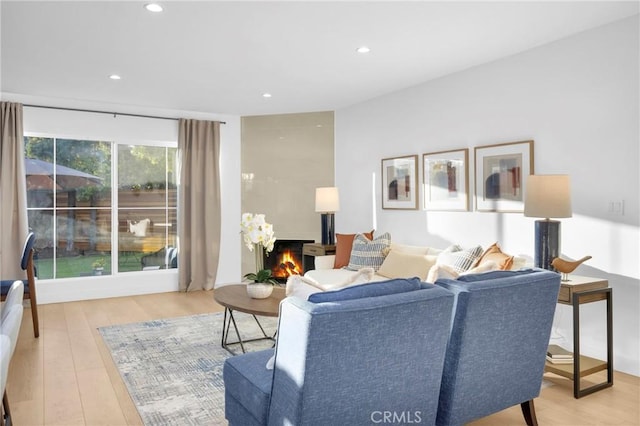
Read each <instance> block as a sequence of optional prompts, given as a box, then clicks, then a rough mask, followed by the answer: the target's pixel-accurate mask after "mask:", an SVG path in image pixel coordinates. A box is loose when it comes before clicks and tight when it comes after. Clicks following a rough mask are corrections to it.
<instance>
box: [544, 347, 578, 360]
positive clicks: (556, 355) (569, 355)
mask: <svg viewBox="0 0 640 426" xmlns="http://www.w3.org/2000/svg"><path fill="white" fill-rule="evenodd" d="M547 358H551V359H554V360H559V359H569V360H573V352H569V351H568V350H566V349H565V348H563V347H560V346H558V345H549V347H548V348H547Z"/></svg>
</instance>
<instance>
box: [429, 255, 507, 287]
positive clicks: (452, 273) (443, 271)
mask: <svg viewBox="0 0 640 426" xmlns="http://www.w3.org/2000/svg"><path fill="white" fill-rule="evenodd" d="M496 270H498V264H497V263H496V262H494V261H493V260H488V261H486V262H484V263H483V264H482V265H479V266H476V267H475V268H472V269H469V270H467V271H465V272H462V273H458V272H457V271H456V270H455V269H454V268H453V267H451V266H449V265H433V267H432V268H431V269H430V270H429V275H428V276H427V282H429V283H435V282H436V281H437V280H438V279H440V278H448V279H450V280H455V279H456V278H458V277H461V276H463V275H470V274H481V273H483V272H489V271H496Z"/></svg>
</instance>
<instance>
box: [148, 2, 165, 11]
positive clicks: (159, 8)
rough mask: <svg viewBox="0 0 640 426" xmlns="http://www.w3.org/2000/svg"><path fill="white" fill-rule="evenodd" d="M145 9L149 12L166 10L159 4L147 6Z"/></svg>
mask: <svg viewBox="0 0 640 426" xmlns="http://www.w3.org/2000/svg"><path fill="white" fill-rule="evenodd" d="M144 8H145V9H147V10H148V11H149V12H162V11H163V10H164V9H162V6H160V5H159V4H158V3H148V4H145V5H144Z"/></svg>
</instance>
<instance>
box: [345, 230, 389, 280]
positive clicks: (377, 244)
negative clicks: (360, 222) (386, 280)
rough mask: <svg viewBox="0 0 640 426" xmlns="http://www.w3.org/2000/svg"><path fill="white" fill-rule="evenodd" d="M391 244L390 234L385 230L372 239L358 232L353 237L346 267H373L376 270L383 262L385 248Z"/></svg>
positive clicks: (356, 268)
mask: <svg viewBox="0 0 640 426" xmlns="http://www.w3.org/2000/svg"><path fill="white" fill-rule="evenodd" d="M390 246H391V234H389V233H388V232H385V233H384V234H382V235H380V236H378V237H376V238H375V239H374V240H373V241H370V240H368V239H366V238H365V237H364V236H362V235H360V234H358V235H356V237H355V238H354V239H353V248H352V249H351V257H350V258H349V265H348V266H347V269H351V270H352V271H357V270H359V269H361V268H367V267H368V268H373V270H374V271H377V270H378V269H379V268H380V265H382V262H384V258H385V253H386V251H387V250H386V249H388V248H389V247H390Z"/></svg>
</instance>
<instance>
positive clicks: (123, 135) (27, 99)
mask: <svg viewBox="0 0 640 426" xmlns="http://www.w3.org/2000/svg"><path fill="white" fill-rule="evenodd" d="M2 99H3V100H6V101H13V102H22V103H23V104H33V105H55V106H58V107H66V108H79V109H92V110H99V111H117V112H123V113H133V114H142V115H154V116H165V117H180V118H194V119H202V120H219V121H225V122H226V124H224V125H221V127H220V139H221V148H220V170H221V176H220V190H221V197H222V203H221V204H222V227H221V228H222V229H221V241H220V245H221V247H223V249H222V250H221V251H220V260H219V264H218V275H217V278H216V286H218V285H222V284H228V283H233V282H238V280H239V279H240V255H239V254H240V238H239V236H238V231H239V228H238V223H239V220H240V117H237V116H228V115H216V114H203V113H194V112H189V111H174V110H159V109H150V108H136V107H131V106H123V105H102V104H89V103H79V102H72V101H68V100H63V99H45V98H35V97H31V96H25V95H18V94H10V93H3V94H2ZM23 115H24V132H25V134H36V135H37V134H47V135H55V136H60V137H69V138H83V139H100V140H109V141H144V142H147V143H149V144H150V145H153V143H154V142H167V141H174V142H177V140H178V122H177V121H176V120H158V119H149V118H137V117H127V116H116V117H114V116H113V115H108V114H95V113H85V112H74V111H64V110H56V109H42V108H30V107H25V108H24V114H23ZM177 290H178V274H177V270H164V271H149V272H128V273H123V274H117V275H110V276H102V277H90V278H72V279H60V280H55V281H53V280H40V281H39V282H38V303H54V302H63V301H69V300H83V299H97V298H103V297H116V296H126V295H133V294H145V293H160V292H166V291H177Z"/></svg>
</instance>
